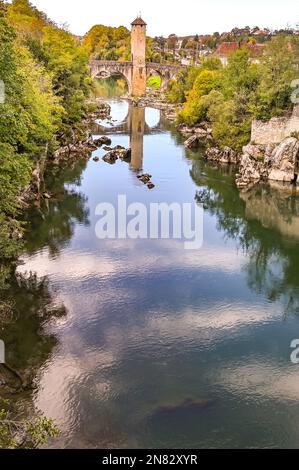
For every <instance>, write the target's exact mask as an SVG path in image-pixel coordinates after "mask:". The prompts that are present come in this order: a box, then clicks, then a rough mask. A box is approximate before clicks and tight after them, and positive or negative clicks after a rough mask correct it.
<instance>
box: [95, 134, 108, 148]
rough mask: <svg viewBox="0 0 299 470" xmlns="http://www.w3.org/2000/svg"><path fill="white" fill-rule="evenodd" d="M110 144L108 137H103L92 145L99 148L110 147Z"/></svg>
mask: <svg viewBox="0 0 299 470" xmlns="http://www.w3.org/2000/svg"><path fill="white" fill-rule="evenodd" d="M111 143H112V141H111V139H109V137H105V136H103V137H100V138H99V139H95V140H94V144H95V145H96V146H97V147H101V146H102V145H111Z"/></svg>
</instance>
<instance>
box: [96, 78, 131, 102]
mask: <svg viewBox="0 0 299 470" xmlns="http://www.w3.org/2000/svg"><path fill="white" fill-rule="evenodd" d="M127 92H128V85H127V82H126V80H125V79H124V78H122V77H121V76H120V77H109V78H105V79H96V80H94V82H93V95H94V97H95V98H97V97H100V98H117V97H120V96H123V95H125V94H126V93H127Z"/></svg>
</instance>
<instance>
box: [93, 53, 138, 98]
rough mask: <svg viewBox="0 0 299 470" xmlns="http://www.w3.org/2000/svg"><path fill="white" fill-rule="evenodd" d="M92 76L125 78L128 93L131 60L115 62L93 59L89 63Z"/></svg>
mask: <svg viewBox="0 0 299 470" xmlns="http://www.w3.org/2000/svg"><path fill="white" fill-rule="evenodd" d="M90 71H91V77H92V78H94V79H95V78H102V79H105V78H109V77H122V78H124V79H125V81H126V83H127V85H128V90H129V94H131V93H132V64H131V62H116V61H102V60H94V61H92V63H91V64H90Z"/></svg>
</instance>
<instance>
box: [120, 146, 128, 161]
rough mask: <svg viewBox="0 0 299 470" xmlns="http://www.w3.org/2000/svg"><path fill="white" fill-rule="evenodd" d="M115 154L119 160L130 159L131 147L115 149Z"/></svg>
mask: <svg viewBox="0 0 299 470" xmlns="http://www.w3.org/2000/svg"><path fill="white" fill-rule="evenodd" d="M117 154H118V156H119V158H120V159H121V160H130V159H131V149H130V148H129V149H121V150H118V151H117Z"/></svg>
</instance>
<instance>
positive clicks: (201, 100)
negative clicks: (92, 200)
mask: <svg viewBox="0 0 299 470" xmlns="http://www.w3.org/2000/svg"><path fill="white" fill-rule="evenodd" d="M219 78H220V74H219V72H218V71H214V70H205V69H204V70H202V71H201V72H200V73H199V74H198V76H197V78H196V79H195V82H194V85H193V87H192V90H191V91H190V92H187V94H186V95H187V102H186V104H185V106H184V109H183V110H182V112H181V113H180V114H179V121H180V122H186V123H187V124H196V123H197V122H199V121H202V120H205V119H206V114H207V111H208V108H207V100H206V97H207V95H209V93H210V92H211V91H212V90H216V89H217V88H218V87H219Z"/></svg>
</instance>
